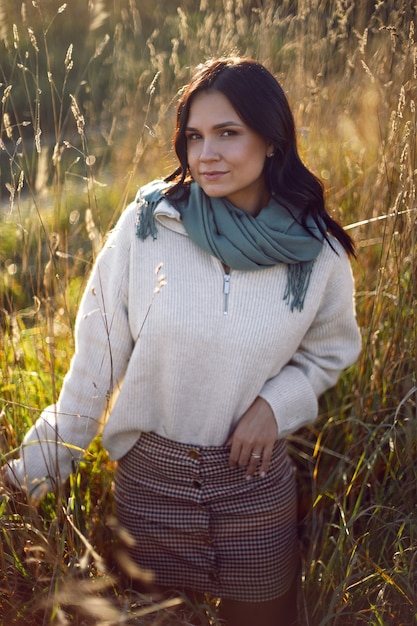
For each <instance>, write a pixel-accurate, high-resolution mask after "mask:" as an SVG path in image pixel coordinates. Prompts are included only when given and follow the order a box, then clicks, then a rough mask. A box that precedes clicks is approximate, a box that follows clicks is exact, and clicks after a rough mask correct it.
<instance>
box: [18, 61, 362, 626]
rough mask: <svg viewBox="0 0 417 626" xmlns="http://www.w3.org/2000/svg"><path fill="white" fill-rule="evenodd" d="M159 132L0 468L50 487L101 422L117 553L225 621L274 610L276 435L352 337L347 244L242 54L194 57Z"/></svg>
mask: <svg viewBox="0 0 417 626" xmlns="http://www.w3.org/2000/svg"><path fill="white" fill-rule="evenodd" d="M174 143H175V151H176V154H177V157H178V160H179V167H178V169H177V170H176V171H175V172H173V174H172V175H171V176H169V177H168V178H167V179H166V180H165V181H154V182H153V183H150V184H149V185H147V186H145V187H144V188H142V189H141V190H140V192H139V194H138V197H137V199H136V202H135V203H133V204H132V205H130V206H129V207H128V208H127V209H126V211H125V212H124V213H123V215H122V216H121V218H120V220H119V222H118V224H117V226H116V228H115V229H114V230H113V231H112V233H111V234H110V236H109V239H108V242H107V245H106V246H105V248H104V249H103V251H102V252H101V254H100V255H99V258H98V259H97V262H96V264H95V267H94V269H93V272H92V275H91V277H90V280H89V284H88V287H87V289H86V291H85V294H84V297H83V300H82V303H81V306H80V311H79V314H78V317H77V324H76V350H75V355H74V357H73V360H72V363H71V368H70V370H69V372H68V374H67V376H66V378H65V381H64V385H63V389H62V391H61V395H60V398H59V401H58V403H57V406H54V407H50V408H49V409H47V410H45V411H44V412H43V414H42V415H41V417H40V418H39V419H38V421H37V422H36V424H35V425H34V426H33V427H32V429H31V430H30V431H29V433H28V434H27V435H26V437H25V439H24V441H23V444H22V447H21V454H20V458H19V459H15V460H13V461H11V462H10V463H9V466H8V479H9V480H10V481H12V482H13V483H14V484H16V485H21V486H24V487H25V488H26V489H27V490H28V491H29V492H32V493H34V494H35V495H36V492H38V493H39V490H41V489H43V488H44V486H45V485H46V487H47V488H51V487H53V486H54V484H55V483H56V482H57V481H62V480H65V479H66V478H67V477H68V475H69V474H70V472H71V471H72V467H73V463H74V460H76V459H78V458H80V456H81V454H82V451H83V450H85V449H86V447H87V446H88V444H89V442H90V441H91V439H92V438H93V437H94V436H95V435H96V434H97V432H98V431H99V429H100V428H101V425H102V424H104V428H103V434H102V440H103V444H104V446H105V447H106V448H107V449H108V451H109V453H110V455H111V457H112V458H113V459H117V460H118V467H117V470H116V476H115V501H116V513H117V517H118V520H119V522H120V524H121V525H122V526H123V527H125V528H126V529H127V530H128V531H129V532H130V533H131V535H132V536H133V537H134V538H135V540H136V543H135V546H134V547H133V548H132V556H133V558H134V559H135V561H136V562H137V563H138V564H140V565H141V566H143V567H146V568H150V569H152V570H153V571H154V572H155V576H156V582H157V583H158V585H159V586H160V587H161V588H163V589H180V590H187V592H188V593H190V594H192V595H193V596H194V595H195V597H198V594H203V593H210V594H213V595H214V596H216V597H221V598H222V602H221V605H220V617H222V618H223V619H224V620H225V622H226V623H227V624H228V625H229V626H234V625H236V626H237V625H238V626H245V625H250V626H253V624H254V623H256V624H258V625H259V626H270V625H271V626H272V625H274V626H277V624H282V625H285V626H288V625H289V624H292V623H296V619H297V617H296V599H295V593H294V589H295V586H296V579H297V568H298V560H299V555H298V549H297V532H296V531H297V528H296V492H295V478H294V471H293V467H292V464H291V462H290V460H289V457H288V454H287V451H286V443H285V438H286V437H287V436H288V435H289V434H290V433H292V432H294V431H295V430H297V429H298V428H300V427H301V426H303V425H306V424H309V423H311V422H313V421H314V419H315V418H316V416H317V399H318V397H319V396H320V394H322V393H323V392H324V391H325V390H326V389H328V388H329V387H331V386H332V385H334V384H335V383H336V381H337V379H338V377H339V375H340V372H341V371H342V369H343V368H345V367H346V366H348V365H350V364H351V363H353V362H354V361H355V359H356V358H357V356H358V353H359V350H360V337H359V331H358V327H357V324H356V321H355V314H354V306H353V295H352V294H353V281H352V275H351V270H350V265H349V261H348V255H351V254H353V244H352V241H351V240H350V238H349V236H348V235H347V234H346V233H345V232H344V231H343V229H342V228H341V226H339V225H338V224H337V223H336V222H335V221H333V220H332V219H331V218H330V217H329V215H328V214H327V212H326V210H325V207H324V200H323V189H322V186H321V184H320V182H319V181H318V180H317V179H316V178H315V177H314V175H313V174H311V173H310V172H309V170H308V169H307V168H306V167H305V165H304V164H303V163H302V162H301V160H300V158H299V155H298V152H297V147H296V133H295V125H294V120H293V116H292V114H291V111H290V108H289V105H288V102H287V100H286V97H285V95H284V92H283V90H282V89H281V87H280V85H279V84H278V83H277V81H276V80H275V78H274V77H273V76H272V75H271V74H270V73H269V72H268V71H267V69H266V68H265V67H264V66H262V65H261V64H259V63H257V62H255V61H252V60H247V59H240V58H228V59H217V60H212V61H209V62H207V63H205V64H204V65H202V66H199V67H198V68H197V71H196V73H195V75H194V77H193V78H192V80H191V82H190V84H189V85H188V86H187V87H186V89H185V90H184V91H183V92H182V95H181V97H180V102H179V106H178V111H177V127H176V132H175V141H174ZM161 264H162V266H163V275H161V271H162V270H161ZM155 269H156V271H157V277H155ZM155 282H156V283H157V287H158V289H157V291H158V293H157V294H154V291H155ZM150 303H152V304H151V306H150ZM48 444H49V445H48Z"/></svg>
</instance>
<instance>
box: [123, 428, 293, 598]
mask: <svg viewBox="0 0 417 626" xmlns="http://www.w3.org/2000/svg"><path fill="white" fill-rule="evenodd" d="M229 454H230V448H228V447H226V446H212V447H195V446H190V445H186V444H182V443H177V442H173V441H170V440H168V439H165V438H163V437H160V436H159V435H155V434H153V433H143V434H142V435H141V437H140V438H139V440H138V441H137V442H136V444H135V445H134V447H133V448H132V449H131V450H130V451H129V452H128V453H127V454H126V455H125V456H124V457H123V458H122V459H121V460H120V461H119V463H118V467H117V470H116V475H115V489H114V495H115V504H116V516H117V519H118V521H119V524H120V525H121V526H122V527H123V528H125V529H126V530H127V531H128V532H129V534H130V535H131V536H132V537H133V538H134V540H135V545H134V546H133V547H132V548H131V549H130V550H131V557H132V558H133V560H134V561H135V562H136V563H137V564H138V565H140V566H141V567H144V568H146V569H150V570H152V571H153V572H154V575H155V581H156V583H157V584H158V585H160V586H162V587H169V588H172V589H173V590H174V589H175V590H184V589H192V590H194V591H197V592H202V593H209V594H212V595H213V596H215V597H222V598H229V599H232V600H238V601H245V602H263V601H267V600H272V599H275V598H278V597H280V596H281V595H283V594H284V593H285V592H286V591H287V590H288V589H289V587H290V586H291V584H292V582H293V579H294V576H295V574H296V571H297V567H298V541H297V511H296V507H297V504H296V502H297V499H296V485H295V474H294V467H293V465H292V463H291V461H290V459H289V456H288V453H287V449H286V444H285V441H278V442H277V443H276V444H275V448H274V454H273V458H272V461H271V465H270V469H269V471H268V473H267V475H266V477H264V478H261V477H260V476H254V477H253V478H252V480H249V481H248V480H246V478H245V474H246V470H245V468H230V467H229Z"/></svg>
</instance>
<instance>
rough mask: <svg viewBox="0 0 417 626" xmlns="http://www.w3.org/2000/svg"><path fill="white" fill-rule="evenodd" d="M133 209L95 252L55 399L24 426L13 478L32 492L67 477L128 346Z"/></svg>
mask: <svg viewBox="0 0 417 626" xmlns="http://www.w3.org/2000/svg"><path fill="white" fill-rule="evenodd" d="M131 233H134V224H133V218H132V214H131V212H128V211H127V212H126V213H124V214H123V215H122V217H121V218H120V220H119V222H118V224H117V226H116V227H115V229H114V230H113V231H112V232H111V233H110V235H109V238H108V240H107V243H106V244H105V246H104V248H103V249H102V251H101V252H100V254H99V256H98V258H97V260H96V263H95V265H94V267H93V271H92V273H91V276H90V278H89V280H88V283H87V286H86V289H85V292H84V294H83V297H82V300H81V304H80V308H79V311H78V315H77V320H76V324H75V352H74V355H73V358H72V360H71V365H70V369H69V371H68V373H67V375H66V376H65V379H64V382H63V386H62V390H61V393H60V396H59V399H58V402H57V404H56V405H53V406H51V407H48V408H46V409H45V410H44V411H43V412H42V413H41V415H40V417H39V418H38V419H37V421H36V422H35V424H34V425H33V426H32V428H31V429H30V430H29V431H28V433H27V434H26V436H25V437H24V440H23V442H22V445H21V447H20V456H19V458H17V459H14V460H12V461H11V462H10V463H9V466H8V473H9V477H10V479H11V481H12V482H13V483H14V484H15V485H17V486H20V487H22V488H24V489H25V490H27V491H28V492H29V493H30V494H31V495H33V496H34V497H35V498H36V497H39V496H41V495H43V494H44V493H45V492H46V491H48V490H50V489H51V488H52V487H53V485H54V484H56V483H60V482H62V481H64V480H66V479H67V478H68V476H69V475H70V473H71V471H72V469H73V464H74V461H76V460H78V459H80V458H81V457H82V456H83V455H84V453H85V451H86V448H87V447H88V445H89V444H90V443H91V441H92V439H93V438H94V437H95V436H96V435H97V434H98V433H99V431H100V428H101V426H102V424H103V421H104V419H105V417H106V414H107V411H108V409H109V405H110V404H111V402H112V399H113V398H114V397H115V395H116V394H117V391H118V388H119V386H120V384H121V382H122V379H123V376H124V373H125V371H126V368H127V363H128V361H129V357H130V354H131V352H132V344H133V341H132V337H131V333H130V328H129V323H128V315H127V306H128V303H127V294H128V287H127V285H128V271H129V250H130V241H131Z"/></svg>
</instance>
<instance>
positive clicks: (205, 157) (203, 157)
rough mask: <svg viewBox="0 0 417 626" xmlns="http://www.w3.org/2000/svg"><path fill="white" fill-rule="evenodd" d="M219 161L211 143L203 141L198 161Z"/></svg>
mask: <svg viewBox="0 0 417 626" xmlns="http://www.w3.org/2000/svg"><path fill="white" fill-rule="evenodd" d="M219 159H220V155H219V153H218V152H217V151H216V150H215V147H214V146H213V143H212V142H211V141H204V143H203V145H202V147H201V152H200V161H218V160H219Z"/></svg>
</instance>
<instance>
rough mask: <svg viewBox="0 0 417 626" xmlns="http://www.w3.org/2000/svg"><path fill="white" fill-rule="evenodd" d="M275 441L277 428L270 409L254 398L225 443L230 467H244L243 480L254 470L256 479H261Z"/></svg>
mask: <svg viewBox="0 0 417 626" xmlns="http://www.w3.org/2000/svg"><path fill="white" fill-rule="evenodd" d="M277 439H278V427H277V422H276V419H275V416H274V414H273V412H272V409H271V407H270V406H269V404H268V402H267V401H266V400H264V399H263V398H260V397H259V396H258V397H257V398H256V400H255V401H254V403H253V404H252V405H251V406H250V407H249V409H248V410H247V411H246V412H245V413H244V414H243V415H242V417H241V418H240V420H239V422H238V424H237V426H236V428H235V430H234V431H233V433H232V434H231V435H230V437H229V439H228V440H227V442H226V445H228V446H230V448H231V449H230V457H229V458H230V461H229V462H230V466H231V467H237V466H239V467H247V472H246V477H247V478H251V477H252V476H253V475H254V474H255V472H256V470H257V469H258V468H259V474H260V476H265V474H266V473H267V471H268V467H269V462H270V460H271V456H272V450H273V447H274V444H275V442H276V440H277Z"/></svg>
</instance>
